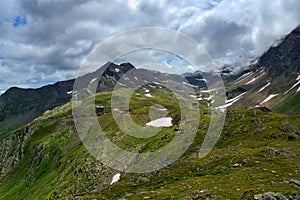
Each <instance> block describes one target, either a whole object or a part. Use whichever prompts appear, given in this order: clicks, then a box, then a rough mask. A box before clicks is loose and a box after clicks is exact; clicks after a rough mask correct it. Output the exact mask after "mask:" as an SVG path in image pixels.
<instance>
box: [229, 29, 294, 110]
mask: <svg viewBox="0 0 300 200" xmlns="http://www.w3.org/2000/svg"><path fill="white" fill-rule="evenodd" d="M227 88H228V89H227V90H228V93H227V96H228V98H234V97H237V96H238V95H240V96H239V97H238V99H237V100H236V101H235V102H234V104H233V107H243V108H252V107H263V106H264V107H268V108H270V109H272V110H274V111H276V112H279V113H286V114H300V26H298V27H297V28H295V29H294V30H293V31H292V32H291V33H290V34H288V35H287V36H286V37H285V38H284V39H283V40H282V41H281V43H276V44H274V45H273V46H271V47H270V48H269V49H268V50H267V51H266V52H265V53H264V54H263V55H262V56H261V57H260V58H259V59H258V61H257V63H256V64H253V65H251V66H250V67H249V68H248V69H247V70H245V71H243V72H242V73H240V74H239V75H238V76H235V78H234V79H233V80H232V81H231V82H229V83H227Z"/></svg>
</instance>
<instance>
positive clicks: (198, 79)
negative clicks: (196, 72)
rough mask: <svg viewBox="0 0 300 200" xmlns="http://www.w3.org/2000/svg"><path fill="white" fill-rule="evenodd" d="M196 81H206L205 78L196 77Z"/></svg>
mask: <svg viewBox="0 0 300 200" xmlns="http://www.w3.org/2000/svg"><path fill="white" fill-rule="evenodd" d="M196 80H197V81H204V82H207V80H206V79H205V78H196Z"/></svg>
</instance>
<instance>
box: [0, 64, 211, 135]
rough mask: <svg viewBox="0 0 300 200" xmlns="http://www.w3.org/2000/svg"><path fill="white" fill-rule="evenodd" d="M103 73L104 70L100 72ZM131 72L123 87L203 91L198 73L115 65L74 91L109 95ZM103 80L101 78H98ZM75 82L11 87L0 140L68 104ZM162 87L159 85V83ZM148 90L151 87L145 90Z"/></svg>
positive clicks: (2, 109)
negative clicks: (167, 84)
mask: <svg viewBox="0 0 300 200" xmlns="http://www.w3.org/2000/svg"><path fill="white" fill-rule="evenodd" d="M103 70H105V71H104V72H103ZM129 71H131V73H130V75H128V79H127V80H124V82H127V83H124V84H122V85H123V86H127V85H125V84H128V86H129V84H137V83H138V82H140V81H142V83H143V84H148V83H149V84H150V83H159V81H158V80H164V79H166V80H172V81H173V82H174V83H179V84H183V83H185V84H187V85H190V86H192V87H193V88H194V89H200V88H206V83H205V81H206V80H205V79H203V77H202V76H201V73H200V72H197V73H195V74H193V73H189V74H184V75H178V74H164V73H160V72H157V71H152V70H146V69H136V68H135V67H134V66H133V65H132V64H130V63H123V64H120V65H116V64H114V63H111V62H109V63H107V64H105V65H104V66H103V67H100V68H99V69H98V70H97V71H95V72H93V73H89V74H86V75H84V76H81V77H79V78H78V81H77V83H79V84H77V85H76V86H77V89H83V88H88V87H89V86H91V85H93V84H97V89H96V92H103V91H112V90H113V89H114V87H115V86H116V83H117V82H118V81H119V80H120V78H121V77H122V76H123V75H124V74H126V73H127V72H129ZM101 74H102V76H101V77H100V75H101ZM74 83H75V79H72V80H67V81H60V82H57V83H55V84H53V85H47V86H44V87H41V88H38V89H23V88H17V87H13V88H10V89H9V90H7V91H6V92H5V93H4V94H2V95H1V96H0V137H1V134H2V137H3V135H5V134H4V133H8V132H10V130H13V129H16V128H18V127H20V126H22V125H25V124H26V123H29V122H30V121H32V120H33V119H35V118H36V117H38V116H40V115H42V114H43V113H44V112H45V111H47V110H51V109H53V108H55V107H57V106H60V105H63V104H65V103H67V102H69V101H70V100H71V98H72V95H76V93H77V92H78V91H74V90H73V87H74ZM160 83H161V82H160ZM146 87H151V85H150V86H149V85H148V86H146Z"/></svg>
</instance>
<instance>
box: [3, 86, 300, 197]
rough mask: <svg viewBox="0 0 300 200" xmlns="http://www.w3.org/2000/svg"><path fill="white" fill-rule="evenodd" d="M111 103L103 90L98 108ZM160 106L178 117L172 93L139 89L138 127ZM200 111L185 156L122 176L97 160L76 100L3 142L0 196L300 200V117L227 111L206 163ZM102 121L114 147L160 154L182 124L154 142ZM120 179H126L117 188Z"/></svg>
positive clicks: (107, 115)
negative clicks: (85, 140)
mask: <svg viewBox="0 0 300 200" xmlns="http://www.w3.org/2000/svg"><path fill="white" fill-rule="evenodd" d="M146 93H150V94H151V95H152V96H151V97H149V96H146ZM161 93H163V95H162V94H161ZM110 98H111V93H110V92H103V93H100V94H98V95H97V97H96V103H97V104H101V105H109V104H110ZM83 103H84V102H83ZM156 104H160V105H162V106H164V107H165V108H166V109H167V110H166V114H165V116H168V117H172V119H176V116H177V115H178V112H179V111H180V109H179V107H178V102H177V101H176V99H175V98H174V96H172V93H170V92H167V93H166V91H165V90H161V89H159V88H150V89H149V91H147V92H146V91H144V90H143V89H141V90H139V91H137V92H136V93H135V94H134V95H133V98H132V100H131V104H130V105H131V107H130V108H131V111H130V114H131V116H132V118H133V119H134V120H135V121H136V122H138V123H139V124H146V123H147V122H148V121H150V119H149V116H148V111H149V109H150V107H151V106H152V105H156ZM200 108H201V110H202V112H201V116H200V119H201V123H200V126H199V129H198V131H197V135H196V137H195V139H194V141H193V143H192V145H191V146H190V148H189V149H188V150H187V151H186V153H185V154H184V155H183V156H182V157H180V159H179V160H177V161H176V162H174V163H173V164H171V165H170V166H168V167H166V168H163V169H161V170H159V171H155V172H152V173H144V174H133V173H123V172H118V171H115V170H113V169H111V168H109V167H107V166H105V165H103V164H102V163H100V162H99V161H97V160H95V158H94V157H93V156H92V155H91V154H89V152H88V151H87V150H86V149H85V147H84V146H83V144H82V143H81V141H80V140H79V138H78V136H77V134H76V130H75V127H74V122H73V119H72V115H71V112H72V110H71V104H70V103H68V104H66V105H63V106H60V107H57V108H55V109H54V110H52V111H47V112H46V113H44V115H43V116H42V117H39V118H37V119H36V120H34V121H33V122H32V123H30V124H28V125H27V126H25V127H24V128H22V129H20V130H19V131H17V132H15V133H14V134H12V135H11V136H9V137H7V138H6V139H4V140H1V145H0V160H1V162H0V163H1V165H0V171H1V175H0V176H1V177H2V178H1V179H0V199H5V200H7V199H16V200H17V199H22V200H23V199H30V200H32V199H207V198H209V199H254V197H255V199H261V198H262V196H270V197H272V198H274V199H280V198H281V199H282V198H284V197H286V198H289V199H298V198H299V197H300V196H299V188H298V187H299V183H300V182H299V180H300V159H299V157H300V143H299V141H300V140H299V129H300V118H299V117H291V116H286V115H281V114H273V113H271V112H270V111H268V110H267V109H262V108H255V109H252V110H243V109H229V111H228V112H227V118H226V122H225V127H224V129H223V132H222V134H221V138H220V139H219V141H218V143H217V145H216V147H215V148H214V149H213V150H212V152H211V153H210V154H209V155H208V156H207V157H205V158H204V159H203V158H200V157H199V156H198V155H199V152H198V151H199V148H200V147H201V144H202V141H203V138H204V136H205V134H206V131H207V128H208V125H209V122H210V115H209V113H210V112H209V109H208V108H206V107H205V106H203V105H201V104H200ZM205 110H206V112H204V111H205ZM98 120H99V122H100V124H101V126H102V128H103V130H104V131H105V133H106V135H107V137H109V138H110V140H111V141H112V142H114V143H115V144H116V145H118V146H119V147H120V148H122V149H124V150H127V151H131V152H139V153H144V152H150V151H156V150H158V149H159V148H161V147H163V146H165V145H167V144H168V143H169V142H170V141H171V140H173V139H174V136H175V135H176V134H180V130H178V128H176V127H177V125H178V124H177V123H178V121H177V120H173V121H172V122H173V124H174V126H172V127H166V128H163V129H162V131H161V132H160V133H158V134H157V135H155V136H154V137H151V138H148V139H139V138H133V137H129V136H126V134H125V133H123V132H122V131H120V130H119V128H118V126H117V124H116V122H115V121H114V119H113V117H112V113H111V112H110V111H105V112H102V113H99V116H98ZM116 175H117V176H119V175H120V180H117V179H115V180H117V181H116V182H115V183H113V184H112V180H113V177H115V176H116Z"/></svg>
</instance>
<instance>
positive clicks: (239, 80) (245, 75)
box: [235, 72, 254, 83]
mask: <svg viewBox="0 0 300 200" xmlns="http://www.w3.org/2000/svg"><path fill="white" fill-rule="evenodd" d="M253 73H254V72H248V73H246V74H243V75H242V76H241V77H240V78H238V79H237V80H236V81H235V82H236V83H239V82H241V81H242V80H244V79H245V78H247V77H248V76H250V75H252V74H253Z"/></svg>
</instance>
